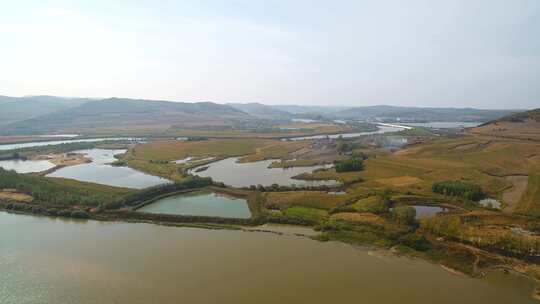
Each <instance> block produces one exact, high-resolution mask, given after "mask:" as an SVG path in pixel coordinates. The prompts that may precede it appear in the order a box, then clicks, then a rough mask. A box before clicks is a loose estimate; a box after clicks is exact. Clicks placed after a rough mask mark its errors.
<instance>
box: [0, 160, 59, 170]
mask: <svg viewBox="0 0 540 304" xmlns="http://www.w3.org/2000/svg"><path fill="white" fill-rule="evenodd" d="M0 167H1V168H4V169H6V170H14V171H15V172H17V173H33V172H41V171H45V170H49V169H51V168H54V164H53V163H51V162H50V161H48V160H22V159H10V160H0Z"/></svg>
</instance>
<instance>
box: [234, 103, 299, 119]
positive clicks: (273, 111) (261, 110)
mask: <svg viewBox="0 0 540 304" xmlns="http://www.w3.org/2000/svg"><path fill="white" fill-rule="evenodd" d="M227 105H229V106H231V107H233V108H235V109H238V110H240V111H243V112H246V113H248V114H250V115H252V116H254V117H257V118H264V119H290V118H291V117H292V116H293V115H292V114H291V113H289V112H286V111H283V110H280V109H277V108H274V107H272V106H267V105H264V104H261V103H228V104H227Z"/></svg>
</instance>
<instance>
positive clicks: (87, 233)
mask: <svg viewBox="0 0 540 304" xmlns="http://www.w3.org/2000/svg"><path fill="white" fill-rule="evenodd" d="M265 228H268V227H265ZM0 242H1V243H0V273H1V280H0V302H1V303H2V304H40V303H63V304H70V303H73V304H75V303H76V304H90V303H130V304H139V303H140V304H146V303H190V304H197V303H235V304H243V303H246V304H247V303H249V304H251V303H260V304H270V303H311V304H318V303H378V304H387V303H403V304H409V303H410V304H412V303H414V304H423V303H426V304H428V303H429V304H432V303H438V304H449V303H460V304H480V303H489V304H509V303H512V304H521V303H531V304H532V303H537V302H535V301H534V300H533V299H532V298H530V294H531V292H532V288H533V285H532V282H530V281H529V280H526V279H524V278H521V277H517V276H513V275H507V274H502V273H496V274H492V275H489V276H488V278H487V279H482V280H480V279H472V278H467V277H463V276H456V275H453V274H450V273H448V272H446V271H445V270H443V269H442V268H441V267H439V266H438V265H434V264H430V263H427V262H425V261H421V260H412V259H409V258H397V257H391V256H384V255H377V254H371V253H370V252H369V251H368V250H366V249H361V248H355V247H352V246H349V245H346V244H341V243H335V242H326V243H321V242H318V241H314V240H311V239H308V238H303V237H297V236H293V235H282V236H280V235H275V234H270V233H262V232H242V231H228V230H219V231H214V230H204V229H194V228H177V227H165V226H157V225H150V224H134V223H111V222H95V221H75V220H63V219H52V218H48V217H34V216H26V215H13V214H7V213H3V212H0Z"/></svg>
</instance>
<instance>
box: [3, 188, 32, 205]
mask: <svg viewBox="0 0 540 304" xmlns="http://www.w3.org/2000/svg"><path fill="white" fill-rule="evenodd" d="M0 200H5V201H16V202H25V203H29V202H31V201H33V200H34V198H33V197H31V196H30V195H28V194H24V193H19V192H14V191H12V190H9V189H4V190H1V191H0Z"/></svg>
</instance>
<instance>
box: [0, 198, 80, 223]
mask: <svg viewBox="0 0 540 304" xmlns="http://www.w3.org/2000/svg"><path fill="white" fill-rule="evenodd" d="M0 208H4V209H6V210H14V211H19V212H24V213H32V214H40V215H48V216H63V217H72V218H79V219H86V218H89V217H90V214H89V213H88V212H87V211H85V210H81V209H75V208H72V207H66V208H58V206H55V207H44V206H40V205H37V204H26V203H7V202H6V203H3V202H0Z"/></svg>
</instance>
